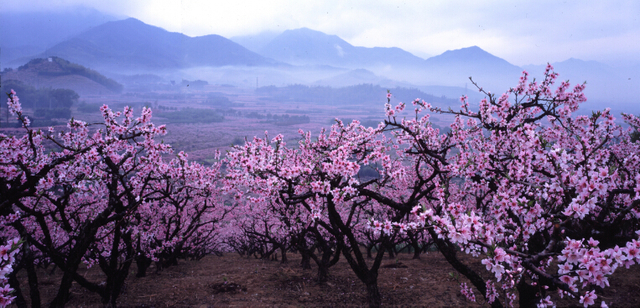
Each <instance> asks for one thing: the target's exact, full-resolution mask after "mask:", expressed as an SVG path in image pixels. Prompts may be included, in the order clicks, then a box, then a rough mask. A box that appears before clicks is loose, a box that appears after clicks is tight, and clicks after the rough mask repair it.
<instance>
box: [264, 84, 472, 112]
mask: <svg viewBox="0 0 640 308" xmlns="http://www.w3.org/2000/svg"><path fill="white" fill-rule="evenodd" d="M387 90H389V91H391V93H392V94H393V97H394V99H395V100H398V101H402V102H406V103H409V102H411V101H413V100H414V99H416V98H420V99H423V100H425V101H427V102H429V103H431V104H432V105H434V106H440V107H447V106H458V105H459V102H458V101H457V100H455V99H449V98H446V97H437V96H434V95H430V94H427V93H424V92H422V91H420V90H418V89H409V88H401V87H396V88H391V89H389V88H383V87H381V86H379V85H372V84H361V85H356V86H349V87H344V88H332V87H324V86H318V87H316V86H312V87H310V86H305V85H299V84H297V85H290V86H286V87H276V86H267V87H261V88H258V89H256V90H255V93H256V94H257V95H263V96H268V97H269V99H270V100H273V101H279V102H308V103H316V104H325V105H361V104H377V103H386V100H385V97H386V96H385V95H386V94H387Z"/></svg>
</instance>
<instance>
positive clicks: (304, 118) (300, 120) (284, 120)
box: [245, 111, 311, 125]
mask: <svg viewBox="0 0 640 308" xmlns="http://www.w3.org/2000/svg"><path fill="white" fill-rule="evenodd" d="M245 117H247V118H250V119H259V120H263V121H262V122H264V123H272V124H275V125H295V124H305V123H309V122H310V121H311V120H310V119H309V116H308V115H288V114H281V115H278V114H271V113H267V114H266V115H265V114H260V113H257V112H255V111H253V112H250V113H247V114H246V115H245Z"/></svg>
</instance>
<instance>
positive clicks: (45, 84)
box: [2, 57, 122, 95]
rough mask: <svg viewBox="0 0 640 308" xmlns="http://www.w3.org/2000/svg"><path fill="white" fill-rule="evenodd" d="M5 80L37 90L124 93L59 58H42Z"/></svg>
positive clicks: (6, 74) (5, 76)
mask: <svg viewBox="0 0 640 308" xmlns="http://www.w3.org/2000/svg"><path fill="white" fill-rule="evenodd" d="M2 79H3V80H18V81H21V82H23V83H25V84H29V85H33V86H34V87H36V88H54V89H60V88H65V89H71V90H74V91H76V92H77V93H78V94H80V95H96V94H112V93H120V92H122V85H121V84H119V83H117V82H116V81H114V80H112V79H109V78H107V77H105V76H103V75H102V74H100V73H98V72H97V71H94V70H92V69H89V68H86V67H84V66H82V65H79V64H75V63H71V62H69V61H67V60H64V59H62V58H58V57H50V58H38V59H33V60H31V61H29V63H27V64H25V65H23V66H20V67H19V68H18V69H16V70H8V71H5V72H4V73H2Z"/></svg>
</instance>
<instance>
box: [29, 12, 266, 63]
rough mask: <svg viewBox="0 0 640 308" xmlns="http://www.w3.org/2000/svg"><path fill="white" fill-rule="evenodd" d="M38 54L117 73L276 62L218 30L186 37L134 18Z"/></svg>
mask: <svg viewBox="0 0 640 308" xmlns="http://www.w3.org/2000/svg"><path fill="white" fill-rule="evenodd" d="M41 56H44V57H50V56H59V57H63V58H65V59H69V60H70V61H73V62H76V63H79V64H82V65H91V66H92V67H95V68H99V69H104V70H109V71H117V72H120V73H122V72H135V71H139V70H141V71H157V70H167V69H169V70H171V69H180V68H188V67H197V66H224V65H241V66H243V65H246V66H259V65H276V64H278V63H277V62H276V61H274V60H271V59H267V58H264V57H262V56H260V55H258V54H256V53H254V52H251V51H249V50H247V49H246V48H244V47H242V46H240V45H238V44H237V43H234V42H232V41H230V40H228V39H226V38H224V37H222V36H219V35H213V34H212V35H206V36H199V37H189V36H186V35H184V34H181V33H175V32H169V31H166V30H164V29H162V28H159V27H155V26H151V25H147V24H145V23H143V22H141V21H139V20H137V19H134V18H128V19H125V20H119V21H111V22H107V23H105V24H102V25H100V26H97V27H94V28H92V29H90V30H88V31H86V32H84V33H81V34H79V35H77V36H75V37H73V38H71V39H69V40H66V41H63V42H61V43H59V44H56V45H55V46H53V47H51V48H49V49H47V50H46V51H45V52H44V53H43V54H41Z"/></svg>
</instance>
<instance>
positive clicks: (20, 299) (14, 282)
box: [9, 268, 39, 307]
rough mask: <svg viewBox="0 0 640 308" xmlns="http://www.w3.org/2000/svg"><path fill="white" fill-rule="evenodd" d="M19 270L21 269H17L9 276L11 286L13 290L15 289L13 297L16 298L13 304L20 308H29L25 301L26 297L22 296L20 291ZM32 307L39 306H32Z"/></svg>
mask: <svg viewBox="0 0 640 308" xmlns="http://www.w3.org/2000/svg"><path fill="white" fill-rule="evenodd" d="M18 270H19V269H18V268H16V269H14V270H13V272H11V274H9V285H10V286H11V288H13V290H14V291H13V292H14V293H13V295H14V296H15V297H16V298H15V300H14V301H13V303H14V304H16V306H18V307H27V301H25V299H24V295H23V294H22V289H20V281H18V278H17V277H16V274H17V272H18ZM31 307H39V306H33V305H31Z"/></svg>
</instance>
